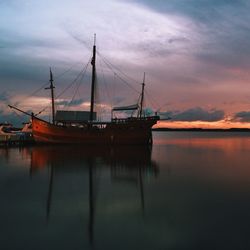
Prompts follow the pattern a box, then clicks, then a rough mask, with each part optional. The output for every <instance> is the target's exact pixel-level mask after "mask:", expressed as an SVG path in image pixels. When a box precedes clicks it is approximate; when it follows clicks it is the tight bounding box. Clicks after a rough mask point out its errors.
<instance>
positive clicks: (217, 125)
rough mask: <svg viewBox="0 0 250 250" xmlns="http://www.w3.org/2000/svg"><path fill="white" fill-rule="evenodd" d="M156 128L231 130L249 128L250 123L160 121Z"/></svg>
mask: <svg viewBox="0 0 250 250" xmlns="http://www.w3.org/2000/svg"><path fill="white" fill-rule="evenodd" d="M154 128H203V129H229V128H249V129H250V123H248V122H244V123H243V122H236V121H235V122H234V121H226V120H221V121H216V122H206V121H159V122H158V123H157V124H156V125H155V126H154Z"/></svg>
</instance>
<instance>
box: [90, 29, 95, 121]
mask: <svg viewBox="0 0 250 250" xmlns="http://www.w3.org/2000/svg"><path fill="white" fill-rule="evenodd" d="M95 43H96V34H95V35H94V46H93V57H92V61H91V64H92V82H91V101H90V117H89V120H90V121H93V119H94V102H95V82H96V69H95V60H96V45H95Z"/></svg>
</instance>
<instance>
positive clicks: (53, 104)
mask: <svg viewBox="0 0 250 250" xmlns="http://www.w3.org/2000/svg"><path fill="white" fill-rule="evenodd" d="M49 71H50V80H49V81H50V86H49V87H48V88H45V89H50V90H51V103H52V123H53V124H55V99H54V88H55V86H54V85H53V81H54V80H53V74H52V71H51V68H50V69H49Z"/></svg>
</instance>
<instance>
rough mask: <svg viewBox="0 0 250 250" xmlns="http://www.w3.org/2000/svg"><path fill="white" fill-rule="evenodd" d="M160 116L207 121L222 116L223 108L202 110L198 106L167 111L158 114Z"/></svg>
mask: <svg viewBox="0 0 250 250" xmlns="http://www.w3.org/2000/svg"><path fill="white" fill-rule="evenodd" d="M160 115H161V116H162V117H170V118H171V121H190V122H191V121H207V122H215V121H220V120H222V119H223V118H224V115H225V113H224V111H223V110H210V111H207V110H204V109H202V108H200V107H196V108H191V109H188V110H184V111H168V112H164V113H161V114H160Z"/></svg>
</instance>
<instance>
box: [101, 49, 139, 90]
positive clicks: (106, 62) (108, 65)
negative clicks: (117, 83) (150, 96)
mask: <svg viewBox="0 0 250 250" xmlns="http://www.w3.org/2000/svg"><path fill="white" fill-rule="evenodd" d="M97 54H98V55H99V56H100V58H101V59H102V60H103V62H104V63H105V64H106V65H107V67H108V68H109V69H110V70H111V71H112V72H113V73H114V74H115V75H116V76H117V77H118V78H119V79H120V80H121V81H122V82H124V83H125V84H126V85H127V86H128V87H130V88H131V89H132V90H134V91H135V92H136V93H140V92H139V91H138V90H137V89H135V88H134V87H133V86H132V85H131V84H130V83H128V82H127V81H126V80H124V79H123V78H122V77H121V76H119V75H118V74H117V72H115V70H113V68H115V69H116V70H117V71H118V72H120V73H121V74H123V75H124V76H127V75H126V74H125V73H123V72H122V71H121V70H119V69H117V67H115V66H113V65H112V64H111V63H110V62H109V61H108V60H107V59H105V58H104V57H103V56H102V55H101V54H100V53H99V52H98V51H97ZM127 78H130V79H132V78H131V77H128V76H127ZM132 80H133V81H135V82H136V83H138V81H136V80H134V79H132Z"/></svg>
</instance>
